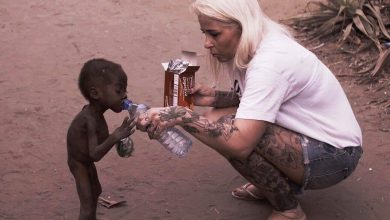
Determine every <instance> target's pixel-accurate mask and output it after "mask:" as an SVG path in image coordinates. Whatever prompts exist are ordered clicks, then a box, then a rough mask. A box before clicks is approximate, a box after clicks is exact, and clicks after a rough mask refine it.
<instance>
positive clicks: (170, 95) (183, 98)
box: [164, 66, 199, 109]
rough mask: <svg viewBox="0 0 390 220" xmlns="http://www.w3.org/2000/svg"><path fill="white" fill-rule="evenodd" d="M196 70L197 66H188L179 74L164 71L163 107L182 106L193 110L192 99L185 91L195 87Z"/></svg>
mask: <svg viewBox="0 0 390 220" xmlns="http://www.w3.org/2000/svg"><path fill="white" fill-rule="evenodd" d="M198 69H199V66H188V67H187V69H186V70H185V71H184V72H182V73H180V74H176V73H173V72H170V71H165V83H164V106H183V107H188V108H190V109H193V107H194V98H193V96H192V95H189V94H186V91H187V90H188V89H191V88H192V87H194V86H195V72H196V71H198Z"/></svg>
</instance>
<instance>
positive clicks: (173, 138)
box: [123, 100, 192, 157]
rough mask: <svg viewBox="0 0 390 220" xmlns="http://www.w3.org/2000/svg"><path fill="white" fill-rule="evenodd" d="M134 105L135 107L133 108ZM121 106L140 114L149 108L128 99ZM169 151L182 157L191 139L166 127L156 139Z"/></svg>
mask: <svg viewBox="0 0 390 220" xmlns="http://www.w3.org/2000/svg"><path fill="white" fill-rule="evenodd" d="M135 106H136V108H135ZM123 108H124V109H128V110H129V112H131V113H130V115H132V114H136V116H138V115H139V114H142V113H144V112H146V111H147V110H148V109H149V106H147V105H144V104H139V105H137V104H134V103H132V102H131V101H130V100H124V103H123ZM157 141H158V142H159V143H160V144H161V145H163V146H164V148H166V149H167V150H169V151H170V152H172V153H174V154H176V155H177V156H179V157H184V156H185V155H186V154H187V152H188V151H189V149H190V148H191V146H192V141H191V139H190V138H188V137H187V136H186V135H185V134H184V133H183V132H181V131H180V130H179V129H177V128H175V127H170V128H167V129H166V130H165V131H163V132H162V133H161V137H160V138H159V139H158V140H157Z"/></svg>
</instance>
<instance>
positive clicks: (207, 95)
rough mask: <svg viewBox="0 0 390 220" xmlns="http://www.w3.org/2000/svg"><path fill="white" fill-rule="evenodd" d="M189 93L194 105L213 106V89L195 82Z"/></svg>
mask: <svg viewBox="0 0 390 220" xmlns="http://www.w3.org/2000/svg"><path fill="white" fill-rule="evenodd" d="M190 94H192V95H193V97H194V105H197V106H213V103H214V102H215V89H213V88H211V87H208V86H203V85H199V84H196V85H195V86H194V88H192V89H191V91H190Z"/></svg>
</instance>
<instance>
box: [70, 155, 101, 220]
mask: <svg viewBox="0 0 390 220" xmlns="http://www.w3.org/2000/svg"><path fill="white" fill-rule="evenodd" d="M69 167H70V170H71V172H72V174H73V176H74V178H75V181H76V187H77V193H78V196H79V200H80V215H79V220H91V219H93V220H95V219H96V203H95V195H94V194H93V189H92V180H91V176H90V174H89V173H90V167H87V166H85V165H83V164H81V163H79V162H74V163H73V164H72V165H70V166H69Z"/></svg>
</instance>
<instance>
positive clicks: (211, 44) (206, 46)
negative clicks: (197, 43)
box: [204, 36, 214, 49]
mask: <svg viewBox="0 0 390 220" xmlns="http://www.w3.org/2000/svg"><path fill="white" fill-rule="evenodd" d="M213 46H214V44H213V43H212V42H211V40H210V38H209V37H207V36H206V38H205V40H204V47H205V48H206V49H210V48H212V47H213Z"/></svg>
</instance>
